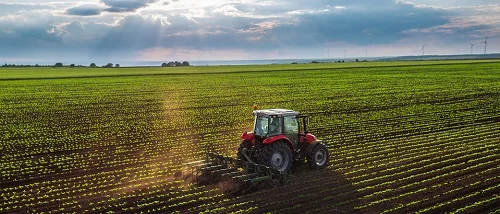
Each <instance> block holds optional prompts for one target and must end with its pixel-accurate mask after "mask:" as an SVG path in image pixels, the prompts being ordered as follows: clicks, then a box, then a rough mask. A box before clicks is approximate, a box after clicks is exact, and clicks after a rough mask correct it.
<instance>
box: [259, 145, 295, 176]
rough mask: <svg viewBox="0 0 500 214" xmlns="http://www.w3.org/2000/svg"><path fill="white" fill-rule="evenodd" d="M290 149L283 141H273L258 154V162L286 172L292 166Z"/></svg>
mask: <svg viewBox="0 0 500 214" xmlns="http://www.w3.org/2000/svg"><path fill="white" fill-rule="evenodd" d="M292 161H293V156H292V150H290V147H288V145H287V144H286V143H284V142H275V143H271V144H269V145H267V146H265V147H264V148H263V150H262V152H261V153H260V155H259V162H260V163H262V164H264V165H266V166H269V167H272V168H275V169H277V170H279V171H281V172H284V173H288V172H289V171H290V169H291V168H292Z"/></svg>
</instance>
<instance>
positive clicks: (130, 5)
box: [101, 0, 158, 13]
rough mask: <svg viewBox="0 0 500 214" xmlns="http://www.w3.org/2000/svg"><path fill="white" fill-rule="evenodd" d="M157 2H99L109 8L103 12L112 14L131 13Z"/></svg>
mask: <svg viewBox="0 0 500 214" xmlns="http://www.w3.org/2000/svg"><path fill="white" fill-rule="evenodd" d="M157 1H158V0H101V2H102V3H104V4H106V5H107V6H109V8H107V9H105V10H106V11H108V12H114V13H120V12H133V11H136V10H137V9H139V8H143V7H146V6H148V5H149V4H151V3H155V2H157Z"/></svg>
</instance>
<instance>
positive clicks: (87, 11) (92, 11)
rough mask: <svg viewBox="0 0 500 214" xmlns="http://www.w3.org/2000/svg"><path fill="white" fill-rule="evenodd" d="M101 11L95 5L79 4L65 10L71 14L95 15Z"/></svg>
mask: <svg viewBox="0 0 500 214" xmlns="http://www.w3.org/2000/svg"><path fill="white" fill-rule="evenodd" d="M102 11H103V9H102V8H100V7H99V6H97V5H79V6H76V7H72V8H69V9H67V10H66V14H68V15H73V16H96V15H100V14H101V12H102Z"/></svg>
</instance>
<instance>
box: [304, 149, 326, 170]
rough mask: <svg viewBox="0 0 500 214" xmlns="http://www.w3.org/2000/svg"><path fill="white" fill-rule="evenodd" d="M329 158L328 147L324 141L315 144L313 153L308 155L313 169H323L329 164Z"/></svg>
mask: <svg viewBox="0 0 500 214" xmlns="http://www.w3.org/2000/svg"><path fill="white" fill-rule="evenodd" d="M329 159H330V154H329V153H328V147H326V145H325V144H324V143H318V144H316V146H314V148H313V150H312V152H311V154H310V155H309V156H307V163H308V164H309V168H311V169H323V168H325V167H326V166H328V160H329Z"/></svg>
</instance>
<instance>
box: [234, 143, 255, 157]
mask: <svg viewBox="0 0 500 214" xmlns="http://www.w3.org/2000/svg"><path fill="white" fill-rule="evenodd" d="M250 149H252V143H251V142H249V141H246V140H244V141H242V142H241V144H240V147H239V148H238V152H237V153H236V157H238V159H241V160H245V161H249V160H247V158H246V157H245V154H246V155H247V156H248V157H249V158H252V154H251V152H250Z"/></svg>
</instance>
